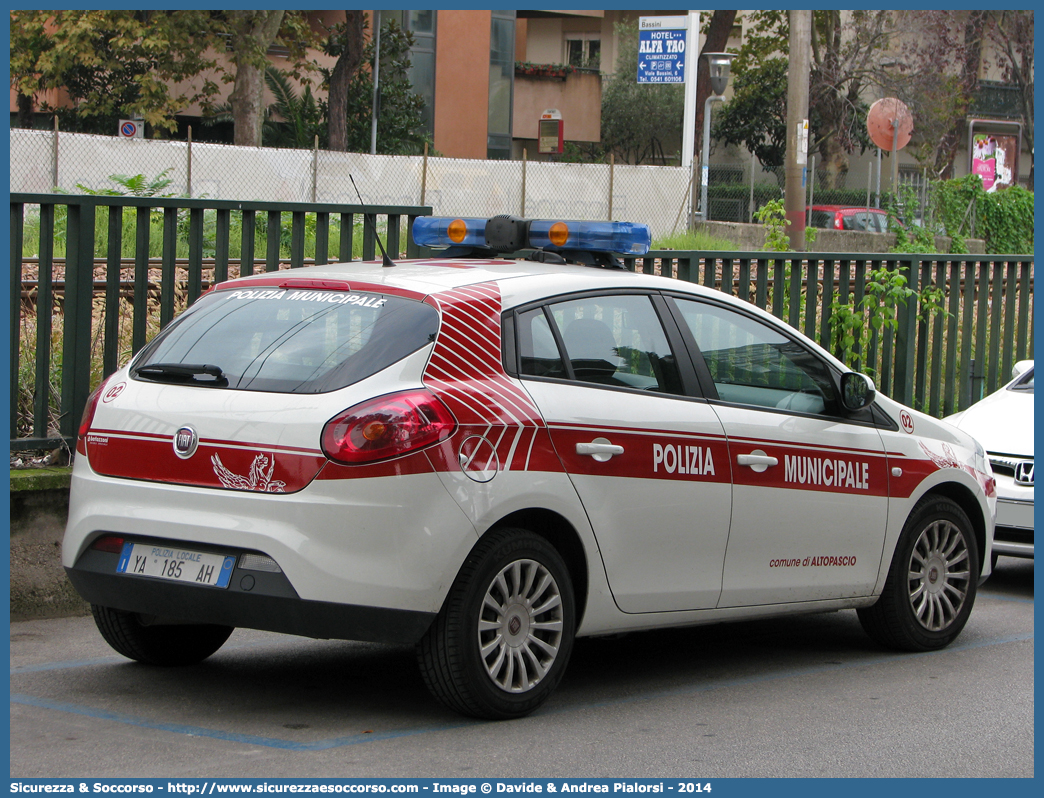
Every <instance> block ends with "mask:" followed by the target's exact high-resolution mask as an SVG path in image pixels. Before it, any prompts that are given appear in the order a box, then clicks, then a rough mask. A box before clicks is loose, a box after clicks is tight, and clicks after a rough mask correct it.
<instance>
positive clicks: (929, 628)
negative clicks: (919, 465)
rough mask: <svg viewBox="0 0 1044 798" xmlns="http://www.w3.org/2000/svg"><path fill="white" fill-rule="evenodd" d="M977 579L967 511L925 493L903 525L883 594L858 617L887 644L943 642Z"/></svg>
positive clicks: (967, 607) (915, 646) (905, 646)
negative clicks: (925, 495) (924, 496)
mask: <svg viewBox="0 0 1044 798" xmlns="http://www.w3.org/2000/svg"><path fill="white" fill-rule="evenodd" d="M978 579H979V553H978V549H977V547H976V543H975V535H974V533H973V530H972V525H971V521H970V520H969V519H968V516H967V514H966V513H965V512H964V510H962V509H961V508H960V507H959V506H958V505H957V504H956V503H955V502H953V501H951V500H950V499H946V498H943V497H939V496H929V497H926V498H925V499H922V500H921V501H920V502H918V503H917V505H916V506H915V507H914V510H913V512H912V513H911V514H910V518H909V520H907V522H906V526H904V527H903V532H902V535H900V537H899V544H898V545H897V546H896V549H895V555H894V556H893V557H892V565H891V567H890V568H889V571H888V578H887V580H886V582H885V586H884V591H883V592H882V594H881V598H880V599H878V601H877V603H876V604H874V605H873V606H871V607H865V608H863V609H861V610H859V611H858V612H859V620H860V622H861V623H862V625H863V628H864V629H865V630H866V632H867V634H869V635H870V636H871V637H872V638H874V640H876V641H877V642H878V643H880V644H882V645H884V646H887V647H889V648H896V649H901V650H904V651H930V650H933V649H937V648H943V647H944V646H947V645H949V644H950V642H951V641H953V639H954V638H956V637H957V635H958V634H960V632H961V630H962V629H963V628H964V625H965V623H967V621H968V616H969V615H970V614H971V609H972V605H973V604H974V603H975V589H976V585H977V583H978Z"/></svg>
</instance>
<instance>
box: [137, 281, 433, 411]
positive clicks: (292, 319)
mask: <svg viewBox="0 0 1044 798" xmlns="http://www.w3.org/2000/svg"><path fill="white" fill-rule="evenodd" d="M438 323H439V318H438V313H437V312H436V311H435V309H434V308H432V307H431V306H429V305H426V304H424V303H423V302H418V301H415V300H412V299H403V298H400V297H394V296H385V295H382V294H376V293H363V292H356V293H349V292H344V291H325V290H324V291H314V290H306V289H292V288H291V289H284V288H251V289H238V290H225V291H216V292H212V293H210V294H208V295H206V296H204V297H203V298H202V299H200V300H199V301H198V302H197V303H196V304H195V305H193V306H192V307H191V308H190V309H189V310H188V311H186V312H185V313H184V314H182V315H181V316H180V317H179V318H178V319H177V320H176V321H175V322H174V323H173V324H171V325H170V326H169V327H167V329H166V330H164V331H163V332H162V333H161V334H160V335H158V336H157V337H156V338H155V340H153V342H152V343H151V344H149V346H148V347H147V348H146V349H145V351H144V352H143V353H142V357H141V358H140V359H139V360H138V361H137V362H136V363H135V365H134V368H133V369H132V372H131V373H132V376H134V377H135V378H137V379H148V380H154V381H159V382H180V383H186V384H197V385H210V386H214V387H220V388H227V389H231V390H242V391H269V392H275V393H324V392H327V391H334V390H337V389H339V388H343V387H345V386H347V385H351V384H353V383H355V382H358V381H359V380H362V379H365V378H366V377H369V376H371V375H372V374H376V373H377V372H378V371H381V370H382V369H384V368H387V367H388V366H390V365H392V364H393V363H395V362H397V361H399V360H401V359H402V358H404V357H406V356H407V355H409V354H410V353H412V352H415V351H417V350H418V349H420V348H421V347H422V346H425V345H426V344H428V343H430V342H431V341H434V340H435V334H436V332H437V331H438ZM204 365H205V366H207V367H208V368H207V369H203V368H202V366H204ZM211 366H216V367H217V369H213V368H210V367H211ZM218 369H219V370H220V371H218Z"/></svg>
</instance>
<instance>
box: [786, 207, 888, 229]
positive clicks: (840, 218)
mask: <svg viewBox="0 0 1044 798" xmlns="http://www.w3.org/2000/svg"><path fill="white" fill-rule="evenodd" d="M806 210H808V209H807V208H806ZM811 211H812V213H811V216H810V218H809V226H810V227H820V228H823V229H826V230H857V231H861V232H866V233H887V232H888V213H887V212H886V211H883V210H881V209H880V208H867V207H864V206H862V205H854V206H852V205H813V206H812V207H811ZM896 223H897V224H901V223H900V222H896Z"/></svg>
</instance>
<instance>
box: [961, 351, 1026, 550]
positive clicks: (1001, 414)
mask: <svg viewBox="0 0 1044 798" xmlns="http://www.w3.org/2000/svg"><path fill="white" fill-rule="evenodd" d="M1011 376H1012V377H1013V379H1012V381H1011V382H1009V383H1008V384H1007V385H1005V386H1004V387H1003V388H1001V389H1000V390H999V391H996V392H994V393H991V394H990V395H989V396H987V397H986V398H985V399H982V400H981V401H979V402H976V403H975V404H973V405H972V406H971V407H969V408H968V409H967V410H965V411H963V412H961V413H956V414H955V415H952V416H950V417H948V418H947V419H946V420H947V421H949V422H950V423H951V424H953V425H954V426H957V427H959V428H960V429H962V430H964V431H965V432H967V433H968V434H969V435H971V436H972V437H974V438H975V439H976V440H978V441H979V443H981V444H982V445H983V447H984V448H985V449H986V452H987V455H988V456H989V459H990V463H991V464H992V465H993V473H994V475H995V476H996V478H997V531H996V538H995V540H994V545H993V556H994V562H996V557H997V555H998V554H1004V555H1007V556H1009V557H1032V556H1033V361H1032V360H1020V361H1019V362H1018V363H1016V364H1015V367H1014V368H1013V369H1012V374H1011Z"/></svg>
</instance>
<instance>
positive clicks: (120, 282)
mask: <svg viewBox="0 0 1044 798" xmlns="http://www.w3.org/2000/svg"><path fill="white" fill-rule="evenodd" d="M430 215H431V208H430V207H400V206H373V205H367V206H365V207H364V206H361V205H335V204H304V203H299V204H294V203H274V202H237V201H231V200H208V199H184V198H157V197H144V198H141V197H126V196H114V197H110V196H80V195H76V196H73V195H65V194H12V195H11V228H10V229H11V276H10V302H11V305H10V311H11V313H10V319H11V321H10V324H11V328H10V333H11V361H10V369H11V371H10V374H11V417H10V426H11V449H12V450H25V449H43V448H54V447H56V446H60V445H63V443H64V444H65V445H70V444H72V443H73V442H74V441H75V437H76V431H77V428H78V426H79V421H80V416H81V414H82V412H83V408H84V405H85V404H86V401H87V396H88V394H89V393H90V388H91V386H92V385H94V384H96V383H97V382H98V381H99V380H100V379H101V378H102V377H103V376H106V375H108V374H111V373H112V372H113V371H115V370H116V369H117V368H118V367H119V365H120V363H121V362H125V361H126V359H127V357H129V355H130V354H132V353H133V352H137V351H138V350H139V349H140V348H141V347H142V346H144V345H145V343H146V342H147V340H148V339H149V338H150V337H151V336H152V335H153V334H155V332H156V331H158V330H159V329H161V328H162V327H163V326H165V325H166V324H167V323H169V322H170V320H171V319H173V318H174V315H175V313H176V312H178V310H180V309H181V308H184V307H186V306H187V305H188V304H191V303H192V302H194V301H195V300H196V299H197V298H198V297H199V296H200V294H201V293H202V292H203V291H204V290H205V288H206V287H207V285H208V284H210V283H216V282H221V281H223V280H226V279H228V278H229V277H230V276H233V277H234V276H243V275H248V274H252V273H254V272H256V271H274V270H276V269H278V268H279V267H280V264H284V265H285V264H287V263H289V265H290V266H291V267H299V266H303V265H305V264H306V263H327V262H329V261H331V260H336V261H349V260H352V256H353V245H356V244H357V241H358V240H359V239H360V238H361V242H360V243H361V247H359V246H354V250H355V251H359V250H361V257H362V259H363V260H372V259H373V258H374V256H375V253H376V249H377V246H376V238H375V236H376V235H377V233H378V229H379V228H383V229H384V231H385V232H384V233H383V235H382V238H383V239H384V243H385V247H386V249H387V250H388V251H389V253H391V254H392V256H393V257H397V256H398V255H400V254H402V253H405V255H407V256H413V257H415V256H417V255H419V254H420V251H419V250H418V249H417V247H416V246H415V245H414V244H413V243H412V238H411V237H410V236H409V230H410V229H412V225H413V221H414V220H415V219H416V218H417V217H418V216H430ZM106 217H107V218H106ZM284 217H289V225H286V226H284ZM403 226H405V229H406V236H405V242H402V237H403V236H402V228H403ZM335 236H336V238H337V239H338V240H337V241H336V244H337V246H336V253H332V252H331V242H332V241H334V237H335ZM125 238H126V239H127V240H126V241H125V240H124V239H125ZM154 239H158V240H157V241H154ZM259 241H260V246H259V244H258V242H259ZM400 243H404V244H405V246H403V247H402V248H401V249H400ZM157 245H158V246H157ZM237 247H238V250H239V257H238V258H236V257H230V253H231V252H233V251H234V250H235V248H237ZM150 250H151V254H150ZM157 250H158V251H157ZM26 251H29V252H31V253H34V255H33V256H31V257H26V256H25V252H26ZM44 308H48V309H50V310H51V312H40V310H41V309H44ZM99 354H100V357H99Z"/></svg>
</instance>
